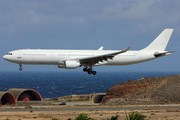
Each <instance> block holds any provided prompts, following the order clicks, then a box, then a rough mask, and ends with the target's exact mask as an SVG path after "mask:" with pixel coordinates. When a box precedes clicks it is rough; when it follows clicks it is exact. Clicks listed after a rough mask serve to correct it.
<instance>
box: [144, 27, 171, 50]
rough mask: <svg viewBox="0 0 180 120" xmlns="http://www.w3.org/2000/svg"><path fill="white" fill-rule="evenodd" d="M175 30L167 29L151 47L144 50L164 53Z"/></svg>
mask: <svg viewBox="0 0 180 120" xmlns="http://www.w3.org/2000/svg"><path fill="white" fill-rule="evenodd" d="M173 30H174V29H165V30H164V31H163V32H162V33H161V34H160V35H159V36H158V37H157V38H156V39H155V40H154V41H153V42H152V43H151V44H150V45H149V46H147V47H146V48H144V49H142V50H157V51H164V50H165V49H166V46H167V44H168V42H169V39H170V37H171V34H172V32H173Z"/></svg>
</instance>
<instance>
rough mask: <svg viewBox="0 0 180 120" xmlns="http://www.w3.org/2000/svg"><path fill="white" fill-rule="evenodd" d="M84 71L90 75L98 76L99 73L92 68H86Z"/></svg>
mask: <svg viewBox="0 0 180 120" xmlns="http://www.w3.org/2000/svg"><path fill="white" fill-rule="evenodd" d="M83 71H84V72H87V73H88V74H93V75H96V74H97V72H96V71H93V69H92V67H89V68H88V67H85V68H84V69H83Z"/></svg>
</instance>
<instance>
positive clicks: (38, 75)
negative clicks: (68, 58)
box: [0, 71, 179, 98]
mask: <svg viewBox="0 0 180 120" xmlns="http://www.w3.org/2000/svg"><path fill="white" fill-rule="evenodd" d="M178 74H179V72H98V74H97V75H95V76H93V75H88V74H86V73H84V72H68V71H67V72H24V71H22V72H19V71H18V72H0V91H7V90H8V89H11V88H25V89H34V90H36V91H38V92H39V93H40V94H41V96H42V98H55V97H61V96H67V95H72V94H76V95H80V94H90V93H92V92H95V93H106V92H107V90H108V89H109V88H110V87H112V86H113V85H115V84H119V83H120V82H123V81H128V80H136V79H140V78H142V77H164V76H167V75H178Z"/></svg>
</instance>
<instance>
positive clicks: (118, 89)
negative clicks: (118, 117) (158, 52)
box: [101, 75, 180, 105]
mask: <svg viewBox="0 0 180 120" xmlns="http://www.w3.org/2000/svg"><path fill="white" fill-rule="evenodd" d="M166 103H180V75H175V76H166V77H148V78H141V79H138V80H135V81H132V80H129V81H127V82H122V83H119V84H116V85H114V86H112V87H111V88H110V89H109V90H108V91H107V93H106V96H105V97H104V98H103V100H102V102H101V105H126V104H166Z"/></svg>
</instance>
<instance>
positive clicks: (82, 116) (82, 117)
mask: <svg viewBox="0 0 180 120" xmlns="http://www.w3.org/2000/svg"><path fill="white" fill-rule="evenodd" d="M74 120H94V119H92V118H90V117H89V116H88V114H85V113H81V114H79V115H78V116H77V117H76V118H75V119H74Z"/></svg>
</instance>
